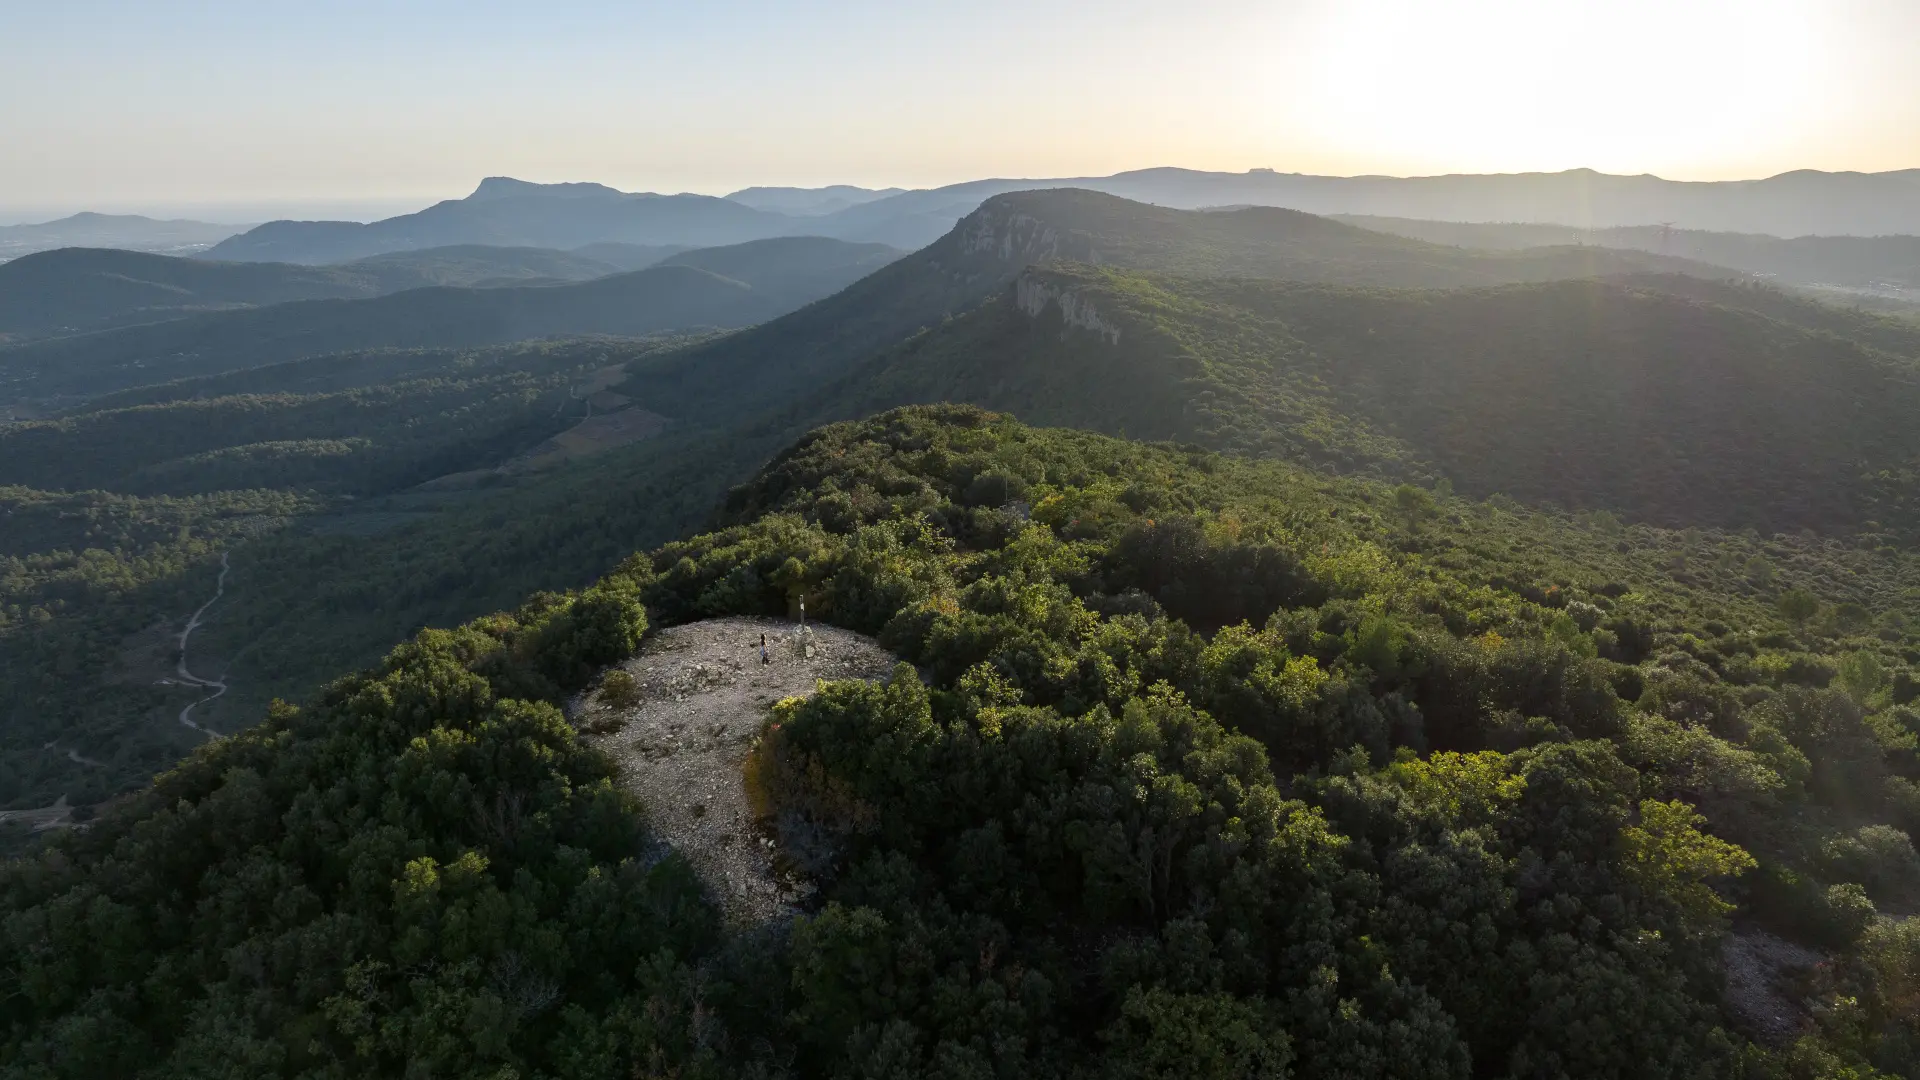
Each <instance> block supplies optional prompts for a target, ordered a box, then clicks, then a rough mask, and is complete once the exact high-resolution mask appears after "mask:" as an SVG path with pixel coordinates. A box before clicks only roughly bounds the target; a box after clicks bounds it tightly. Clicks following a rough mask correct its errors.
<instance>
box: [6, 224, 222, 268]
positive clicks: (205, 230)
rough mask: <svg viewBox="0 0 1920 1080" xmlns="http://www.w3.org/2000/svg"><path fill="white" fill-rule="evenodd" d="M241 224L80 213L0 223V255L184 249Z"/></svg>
mask: <svg viewBox="0 0 1920 1080" xmlns="http://www.w3.org/2000/svg"><path fill="white" fill-rule="evenodd" d="M246 229H247V226H245V225H216V224H213V223H211V222H205V221H185V220H166V221H162V220H157V219H155V218H150V217H142V216H140V215H138V214H95V213H81V214H74V215H72V216H71V217H64V218H61V219H60V220H58V221H42V222H35V223H32V224H26V225H0V261H4V260H6V259H11V258H16V257H18V256H21V255H28V254H31V253H33V252H36V251H50V250H52V249H54V248H63V247H96V248H129V249H132V250H135V251H156V252H169V253H173V254H185V253H189V252H195V251H200V250H203V249H205V248H209V247H212V246H213V245H214V244H217V243H219V242H220V241H222V240H225V239H226V238H227V237H229V236H233V235H234V234H236V233H240V232H243V231H245V230H246Z"/></svg>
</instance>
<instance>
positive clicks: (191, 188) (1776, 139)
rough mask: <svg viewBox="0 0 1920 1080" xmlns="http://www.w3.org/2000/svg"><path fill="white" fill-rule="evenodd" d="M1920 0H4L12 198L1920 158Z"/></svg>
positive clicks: (1711, 166)
mask: <svg viewBox="0 0 1920 1080" xmlns="http://www.w3.org/2000/svg"><path fill="white" fill-rule="evenodd" d="M1915 42H1920V0H1265V2H1254V0H1182V2H1181V3H1167V2H1166V0H1152V2H1134V0H1105V2H1103V3H1063V2H1054V0H1023V2H1004V3H1003V2H1000V0H974V2H969V3H942V2H931V0H917V2H902V0H887V2H878V0H876V2H867V0H843V2H838V3H828V2H817V3H792V2H781V0H689V2H681V3H671V4H659V3H646V2H633V0H629V2H624V3H615V2H574V3H568V2H564V0H547V2H543V3H528V2H526V0H517V2H514V3H493V2H486V0H462V2H459V3H454V2H438V0H421V2H408V0H386V2H380V3H373V2H360V0H325V2H318V0H307V2H300V3H294V2H280V0H246V2H244V3H242V2H228V0H205V2H200V3H184V2H168V0H143V2H117V0H57V2H49V0H0V212H4V213H7V214H9V215H10V216H13V217H18V216H20V214H22V213H23V212H26V211H29V210H34V211H38V210H47V211H62V212H64V211H69V210H73V209H80V208H95V209H160V208H169V207H173V208H183V207H193V206H196V205H198V206H201V207H208V206H213V205H218V204H227V206H228V208H229V209H231V208H232V207H233V206H234V205H235V204H245V205H247V206H249V207H258V206H262V205H263V204H266V205H273V206H278V205H295V204H298V205H302V206H307V207H314V206H319V205H322V204H334V205H341V204H346V205H348V206H351V205H356V204H355V203H354V200H379V202H378V203H366V204H363V205H364V206H366V207H367V208H371V209H377V210H378V211H379V213H390V212H395V211H396V210H398V209H402V208H405V207H407V206H411V205H420V204H424V203H425V202H427V201H431V200H433V199H436V198H443V197H450V196H458V195H462V194H465V193H466V192H467V191H468V190H470V189H471V188H472V187H473V185H474V183H475V182H476V181H477V180H478V179H479V178H480V177H482V176H486V175H490V174H506V175H512V176H518V177H522V178H524V179H529V180H543V181H554V180H597V181H601V182H604V183H609V184H613V185H614V186H617V187H620V188H624V189H627V190H655V191H682V190H691V191H706V192H713V193H723V192H726V191H729V190H732V189H733V188H736V187H740V186H744V185H748V184H805V185H816V184H825V183H834V182H850V183H861V184H868V185H874V186H880V185H890V184H898V185H905V186H929V185H936V184H941V183H949V182H953V181H957V180H963V179H971V178H977V177H981V176H992V175H1000V176H1009V175H1011V176H1060V175H1069V176H1070V175H1090V174H1103V173H1109V172H1114V171H1117V170H1121V169H1129V168H1139V167H1144V166H1150V165H1183V166H1188V167H1193V168H1208V169H1229V170H1235V171H1238V170H1244V169H1246V168H1249V167H1253V166H1266V167H1272V168H1277V169H1280V170H1283V171H1300V172H1321V173H1338V174H1350V173H1363V172H1372V173H1393V174H1401V175H1406V174H1424V173H1436V172H1494V171H1522V170H1536V169H1537V170H1557V169H1563V168H1570V167H1576V166H1589V167H1593V168H1597V169H1602V170H1606V171H1609V172H1633V173H1638V172H1652V173H1658V174H1660V175H1663V176H1669V177H1674V178H1679V179H1723V178H1734V177H1752V176H1764V175H1770V174H1773V173H1777V172H1782V171H1785V170H1788V169H1793V168H1823V169H1861V170H1882V169H1896V168H1909V167H1915V166H1920V64H1916V63H1914V62H1913V61H1914V56H1915V44H1914V43H1915Z"/></svg>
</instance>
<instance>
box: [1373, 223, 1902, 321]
mask: <svg viewBox="0 0 1920 1080" xmlns="http://www.w3.org/2000/svg"><path fill="white" fill-rule="evenodd" d="M1340 220H1342V221H1346V222H1348V223H1350V224H1354V225H1359V226H1361V227H1362V228H1368V229H1378V230H1379V231H1381V232H1388V233H1393V234H1395V235H1398V236H1410V237H1414V238H1417V239H1421V240H1427V241H1430V242H1432V243H1436V244H1453V245H1457V246H1459V247H1473V248H1486V249H1491V250H1502V249H1504V250H1511V249H1514V248H1523V247H1537V246H1539V245H1542V244H1591V245H1595V246H1599V247H1609V248H1632V249H1637V250H1640V251H1657V252H1665V253H1668V254H1672V255H1676V256H1680V257H1682V258H1688V259H1698V260H1700V261H1702V262H1710V263H1716V264H1718V265H1720V266H1731V267H1734V268H1736V269H1740V270H1745V271H1747V272H1749V273H1753V274H1762V275H1766V276H1768V277H1771V278H1773V279H1774V280H1776V281H1779V282H1781V283H1783V284H1792V285H1802V286H1809V287H1834V288H1836V289H1838V290H1844V291H1845V292H1849V293H1851V292H1859V293H1865V294H1867V295H1876V294H1878V295H1885V296H1889V297H1900V296H1902V295H1904V294H1910V296H1909V299H1911V300H1914V301H1920V236H1797V237H1792V238H1783V237H1778V236H1764V235H1760V234H1755V233H1725V232H1705V231H1701V230H1698V229H1665V228H1662V227H1660V226H1657V225H1650V226H1634V227H1622V228H1614V229H1575V228H1571V227H1568V226H1561V225H1514V224H1478V223H1469V222H1453V221H1419V220H1414V219H1410V218H1387V217H1363V216H1351V215H1350V216H1346V217H1342V218H1341V219H1340Z"/></svg>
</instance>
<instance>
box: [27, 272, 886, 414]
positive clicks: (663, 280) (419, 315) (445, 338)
mask: <svg viewBox="0 0 1920 1080" xmlns="http://www.w3.org/2000/svg"><path fill="white" fill-rule="evenodd" d="M898 254H899V253H898V252H895V251H892V250H891V249H887V248H881V247H878V246H877V245H858V244H848V243H845V242H842V241H838V240H826V239H822V238H819V237H797V238H790V239H780V240H772V241H761V242H757V243H753V244H747V245H741V246H738V247H734V248H724V249H718V250H716V251H714V252H712V253H711V254H707V253H703V252H699V251H696V252H691V253H685V254H684V255H682V256H678V257H676V258H684V259H687V260H689V262H686V263H675V264H673V265H664V266H655V267H651V268H649V269H645V270H637V271H633V272H630V273H624V274H621V273H616V274H610V275H607V276H604V277H599V278H596V279H594V280H590V281H585V282H578V283H574V284H558V285H552V284H543V285H540V286H514V287H499V288H487V289H473V288H450V287H432V288H418V289H410V290H407V291H403V292H395V293H391V294H389V295H384V296H377V297H375V298H373V299H360V300H331V301H328V300H316V301H297V302H291V303H285V304H275V305H272V306H268V307H260V308H252V309H247V310H236V311H223V312H217V313H213V314H206V315H195V316H193V317H190V318H181V319H176V320H174V321H171V322H164V323H154V324H151V325H142V326H129V327H125V328H121V329H117V330H105V331H99V332H96V333H91V334H82V335H78V336H74V337H68V338H59V339H54V340H50V341H40V342H29V343H26V344H22V345H15V346H13V347H11V348H6V349H0V394H3V395H5V396H6V397H9V398H20V399H46V398H56V399H68V398H74V397H89V396H94V395H98V394H103V393H112V392H115V391H118V390H125V389H129V388H132V387H135V386H141V385H145V384H149V383H158V382H169V381H172V380H174V379H180V378H188V377H192V376H197V375H208V374H214V373H218V372H222V371H233V370H239V369H242V368H250V367H258V366H261V365H264V364H273V363H278V362H280V361H285V360H292V359H296V358H298V357H302V356H314V355H318V354H323V353H335V352H345V351H349V350H358V349H374V348H403V349H404V348H431V347H448V346H477V345H490V344H499V343H503V342H508V341H517V340H523V339H527V338H539V337H552V336H564V335H582V334H587V335H616V336H639V335H649V334H654V333H659V332H662V331H667V330H691V329H697V328H702V327H706V328H733V327H741V326H747V325H750V324H752V323H756V322H761V321H764V320H767V319H770V318H773V317H775V316H778V315H781V314H783V313H785V312H787V311H791V310H792V309H794V308H795V307H798V306H800V305H801V304H805V303H808V302H810V301H812V300H815V299H818V298H820V297H822V296H826V295H828V294H831V293H833V292H835V291H836V290H838V289H840V288H841V287H843V286H845V285H846V284H847V283H849V282H851V281H853V280H855V279H858V278H860V277H862V276H864V275H865V274H866V273H867V272H868V271H869V270H870V269H871V268H872V267H874V266H877V265H881V264H883V263H885V262H886V261H888V260H890V259H892V258H893V257H895V256H897V255H898ZM174 263H178V264H182V266H183V267H184V268H185V270H187V271H189V272H199V270H200V268H202V267H212V268H214V270H215V271H216V273H217V274H218V275H227V276H231V277H236V278H237V279H239V280H242V281H245V280H248V279H247V277H246V275H248V274H261V275H264V276H265V277H267V278H269V279H272V280H281V279H283V278H291V279H301V280H305V278H302V275H306V276H307V278H311V279H312V280H318V281H323V282H325V281H343V282H360V283H362V284H361V286H360V287H362V288H364V289H365V290H366V291H367V292H368V293H373V292H377V291H379V290H378V286H377V284H366V283H368V282H372V283H378V282H380V281H382V280H389V281H392V280H417V279H419V278H422V277H430V276H432V275H434V274H442V275H445V276H450V277H458V276H471V275H473V274H476V273H485V272H487V271H489V270H502V269H507V268H511V267H520V268H522V269H526V270H529V271H538V270H541V269H573V270H575V271H580V270H582V269H583V268H594V267H589V266H588V264H586V263H584V262H583V261H582V260H580V259H579V258H578V257H577V256H573V255H569V254H566V253H560V252H550V251H527V250H524V249H498V248H478V249H467V248H456V249H440V250H439V251H425V252H411V253H407V254H405V255H400V256H393V257H390V258H389V257H381V258H379V259H373V260H363V261H361V262H357V263H351V264H346V265H342V266H335V267H298V266H291V265H286V264H247V263H224V264H222V263H193V262H189V261H187V260H173V261H172V263H169V264H168V266H169V267H170V268H172V269H181V268H182V267H181V266H173V264H174ZM703 263H704V264H711V265H712V266H714V267H717V268H719V271H716V270H709V269H704V268H703V267H702V266H701V265H697V264H703ZM596 265H597V264H596ZM5 269H7V268H5V267H0V271H4V270H5ZM720 271H724V272H720Z"/></svg>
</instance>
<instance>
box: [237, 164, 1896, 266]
mask: <svg viewBox="0 0 1920 1080" xmlns="http://www.w3.org/2000/svg"><path fill="white" fill-rule="evenodd" d="M1056 187H1074V188H1085V189H1088V190H1093V191H1102V192H1106V193H1108V194H1111V195H1119V196H1121V197H1122V198H1127V199H1132V200H1134V201H1137V202H1145V203H1153V204H1156V205H1161V206H1169V207H1176V208H1181V209H1203V208H1209V207H1232V206H1242V205H1246V206H1283V207H1287V208H1290V209H1295V210H1303V211H1306V212H1308V213H1313V214H1368V215H1376V216H1387V217H1404V218H1422V219H1431V220H1440V221H1468V222H1526V223H1537V224H1552V225H1566V226H1571V227H1576V228H1581V229H1602V228H1614V227H1621V226H1641V225H1660V224H1663V223H1664V224H1666V225H1667V226H1669V227H1677V228H1683V229H1702V230H1716V231H1725V232H1743V233H1762V234H1768V235H1774V236H1802V235H1845V236H1880V235H1891V234H1905V233H1920V170H1906V171H1903V172H1887V173H1822V172H1811V171H1802V172H1793V173H1784V174H1782V175H1780V176H1775V177H1770V178H1768V179H1765V180H1741V181H1717V182H1704V183H1690V182H1681V181H1672V180H1663V179H1660V178H1659V177H1655V176H1612V175H1608V174H1605V173H1597V172H1594V171H1592V170H1589V169H1576V170H1572V171H1568V172H1561V173H1518V174H1504V175H1455V176H1430V177H1411V178H1404V177H1389V176H1360V177H1335V176H1309V175H1303V174H1298V173H1277V172H1272V171H1268V170H1253V171H1251V172H1245V173H1221V172H1199V171H1195V170H1191V169H1172V168H1164V169H1145V170H1140V171H1137V172H1125V173H1117V174H1115V175H1112V176H1104V177H1069V178H1055V179H990V180H976V181H970V182H967V183H963V184H954V185H950V186H947V187H941V188H932V189H928V190H920V191H898V192H895V191H874V190H869V189H864V188H855V187H847V186H837V187H829V188H818V189H799V188H748V189H745V190H742V191H738V192H735V193H733V194H732V195H730V196H728V197H726V198H713V197H710V196H705V195H655V194H646V193H641V194H633V193H628V192H622V191H616V190H615V189H613V188H610V187H605V186H602V185H599V184H531V183H527V182H524V181H520V180H513V179H510V178H506V177H490V178H488V179H486V180H484V181H482V182H481V184H480V186H479V187H478V188H477V189H475V191H474V192H473V194H471V195H469V196H467V197H466V198H464V199H450V200H447V201H445V202H441V203H438V204H436V205H434V206H431V207H428V208H427V209H425V210H422V211H420V212H418V213H414V214H406V215H402V216H400V217H394V218H388V219H386V220H384V221H376V222H372V223H370V224H360V223H358V222H342V221H275V222H268V223H267V224H265V225H261V226H259V227H258V228H255V229H253V230H250V231H248V232H246V233H244V234H242V235H239V236H235V237H232V238H230V239H227V240H225V241H223V242H221V243H220V244H219V245H218V246H216V247H215V248H213V249H212V250H211V251H210V252H209V255H210V256H211V257H213V258H218V259H231V260H249V261H278V262H295V263H331V262H343V261H347V260H351V259H357V258H364V257H366V256H369V255H376V254H382V253H386V252H392V251H407V250H414V249H418V248H429V247H444V246H448V245H455V244H488V245H496V246H530V247H549V248H560V249H572V248H578V247H581V246H583V245H587V244H596V243H607V242H614V243H626V244H645V245H658V244H683V245H689V246H701V247H710V246H715V245H719V244H731V243H740V242H742V241H746V240H753V239H762V238H766V237H771V236H785V235H797V234H806V235H820V236H830V237H834V238H837V239H842V240H853V241H863V242H877V243H885V244H889V245H892V246H894V247H900V248H908V249H912V248H918V247H923V246H925V245H926V244H929V243H931V242H933V241H934V240H936V239H938V238H939V237H940V236H941V235H943V234H944V233H945V232H946V231H947V230H948V229H950V228H952V227H953V224H954V222H956V221H958V220H959V219H960V218H962V217H965V216H966V215H967V214H969V213H972V212H973V210H974V209H975V208H976V207H978V206H979V205H980V204H981V203H982V202H984V201H985V200H987V199H989V198H991V197H993V196H995V195H1000V194H1005V193H1007V192H1009V191H1018V190H1031V189H1038V188H1056Z"/></svg>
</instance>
